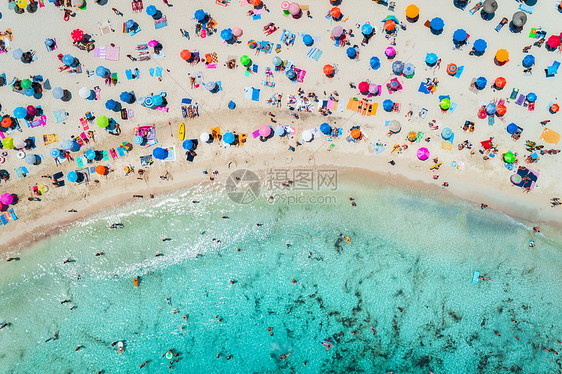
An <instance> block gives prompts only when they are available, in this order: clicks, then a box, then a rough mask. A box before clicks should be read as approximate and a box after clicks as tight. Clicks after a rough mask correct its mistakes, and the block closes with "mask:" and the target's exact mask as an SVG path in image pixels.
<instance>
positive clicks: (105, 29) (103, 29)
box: [98, 20, 111, 35]
mask: <svg viewBox="0 0 562 374" xmlns="http://www.w3.org/2000/svg"><path fill="white" fill-rule="evenodd" d="M98 27H99V29H100V34H102V35H105V34H109V33H111V22H109V20H105V21H101V22H98Z"/></svg>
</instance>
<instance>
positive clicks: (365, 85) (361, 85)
mask: <svg viewBox="0 0 562 374" xmlns="http://www.w3.org/2000/svg"><path fill="white" fill-rule="evenodd" d="M359 91H361V92H369V83H368V82H361V83H359Z"/></svg>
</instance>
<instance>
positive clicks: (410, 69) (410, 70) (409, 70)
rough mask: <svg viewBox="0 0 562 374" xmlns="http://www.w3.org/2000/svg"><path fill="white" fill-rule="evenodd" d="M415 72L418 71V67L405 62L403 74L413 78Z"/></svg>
mask: <svg viewBox="0 0 562 374" xmlns="http://www.w3.org/2000/svg"><path fill="white" fill-rule="evenodd" d="M415 72H416V67H415V66H414V65H413V64H411V63H409V62H407V63H405V64H404V70H402V74H404V76H405V77H406V78H412V77H413V76H414V74H415Z"/></svg>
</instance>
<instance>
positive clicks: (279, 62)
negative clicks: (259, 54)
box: [271, 56, 283, 66]
mask: <svg viewBox="0 0 562 374" xmlns="http://www.w3.org/2000/svg"><path fill="white" fill-rule="evenodd" d="M271 62H272V63H273V66H281V65H283V60H282V59H281V57H279V56H275V57H273V59H272V60H271Z"/></svg>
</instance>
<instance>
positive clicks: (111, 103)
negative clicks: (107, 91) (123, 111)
mask: <svg viewBox="0 0 562 374" xmlns="http://www.w3.org/2000/svg"><path fill="white" fill-rule="evenodd" d="M116 107H117V101H115V100H113V99H109V100H107V101H106V102H105V109H107V110H114V109H115V108H116Z"/></svg>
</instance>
